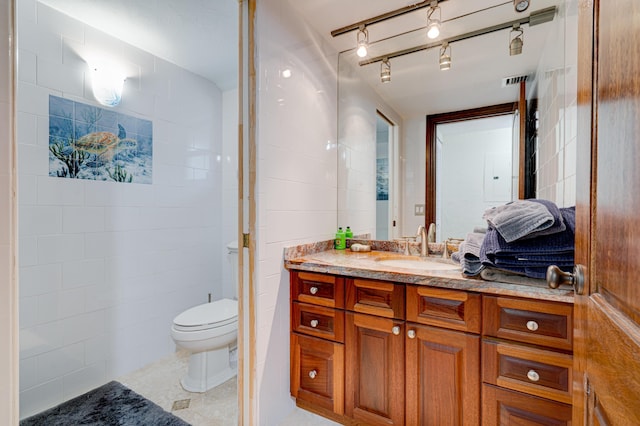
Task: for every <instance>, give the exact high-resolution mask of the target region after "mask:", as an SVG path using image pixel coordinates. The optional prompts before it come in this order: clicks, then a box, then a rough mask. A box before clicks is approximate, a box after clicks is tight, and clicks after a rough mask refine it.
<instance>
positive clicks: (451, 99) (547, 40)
mask: <svg viewBox="0 0 640 426" xmlns="http://www.w3.org/2000/svg"><path fill="white" fill-rule="evenodd" d="M438 6H439V7H440V9H441V14H442V23H441V32H440V35H439V36H438V37H437V38H436V39H433V40H431V39H429V38H428V37H427V28H426V20H424V21H423V22H422V23H421V24H417V22H418V21H416V20H415V19H413V20H412V18H411V15H413V14H419V16H420V17H422V16H423V15H424V16H426V14H427V11H426V10H422V11H415V12H411V13H409V14H407V15H403V16H402V17H397V18H393V19H388V20H384V21H382V22H379V23H376V24H374V25H371V26H369V27H367V32H368V37H369V51H368V54H367V56H366V57H364V58H362V57H359V56H358V55H357V53H356V50H355V42H356V33H357V31H356V30H354V31H352V32H349V33H347V34H344V35H339V37H352V38H353V40H354V43H353V44H354V48H353V49H349V50H346V51H343V52H341V53H340V55H339V59H338V99H339V103H338V109H339V110H338V224H339V226H347V225H349V226H350V227H351V228H352V229H354V232H355V233H356V234H364V235H369V236H371V238H376V239H394V238H400V237H403V236H413V235H415V233H416V229H417V227H418V225H420V224H425V223H426V224H427V225H428V224H429V223H430V222H436V219H435V217H433V214H435V213H433V214H432V212H437V211H440V210H441V208H442V207H443V206H441V205H439V204H438V201H439V199H440V198H439V197H438V196H437V195H436V188H435V186H432V184H433V182H434V181H437V179H435V176H436V175H438V176H440V177H441V179H442V180H443V181H444V182H447V183H460V182H464V181H469V182H470V181H474V182H475V181H483V180H485V179H486V177H485V176H478V175H475V174H472V172H471V171H470V170H471V168H469V167H466V166H465V165H464V162H463V160H462V159H461V158H459V157H458V156H457V155H456V151H455V149H454V151H453V152H450V153H449V154H447V152H446V151H443V152H444V154H445V155H447V156H448V157H449V158H448V161H450V163H447V164H446V165H444V166H443V164H444V163H443V164H440V163H439V161H440V160H441V158H440V157H438V156H439V155H440V154H437V155H436V152H435V150H434V152H433V153H428V152H427V149H431V148H427V135H428V129H427V116H438V115H443V114H448V113H455V112H460V111H466V110H474V109H482V108H485V107H493V106H500V105H511V106H513V108H512V109H513V111H514V113H513V114H511V115H507V116H504V117H503V119H504V120H503V123H502V124H499V125H498V126H502V127H503V128H502V130H501V131H499V132H498V133H505V132H506V133H508V135H507V137H508V138H510V142H508V143H506V144H505V145H504V146H508V147H510V150H507V151H504V152H500V149H499V148H497V147H496V146H495V145H492V147H491V148H490V149H491V153H490V155H489V153H488V151H485V152H482V153H481V154H482V155H481V157H482V158H479V159H478V161H479V162H480V163H482V166H481V168H482V167H484V168H485V173H486V175H487V176H490V177H491V179H493V181H491V182H489V183H490V184H494V186H495V184H496V183H497V182H499V183H500V184H502V183H504V185H502V186H501V188H502V189H501V190H504V191H507V192H508V193H509V195H510V196H511V197H512V199H513V198H518V196H519V193H518V191H517V190H515V189H517V188H519V187H520V185H521V184H520V179H528V180H529V182H530V183H531V182H535V179H540V176H537V177H536V178H534V177H532V176H533V175H532V174H531V173H532V172H531V171H528V172H527V173H529V174H528V175H526V176H519V173H523V171H524V170H525V169H524V168H523V167H522V164H521V162H522V161H523V160H522V159H521V156H520V153H519V152H516V151H513V149H515V150H517V149H518V148H519V147H520V138H521V137H522V139H524V137H523V136H521V135H520V128H519V123H520V120H519V117H518V101H519V99H520V97H521V93H520V90H521V87H520V83H521V82H522V81H526V83H525V84H526V89H525V97H526V98H527V99H528V100H531V99H532V98H535V97H537V93H538V86H539V85H540V81H541V80H545V81H546V80H548V79H549V78H551V77H553V76H555V77H557V76H558V73H559V70H562V69H564V67H565V66H566V65H565V56H564V37H565V36H564V31H565V19H566V17H565V16H564V13H562V11H563V10H564V1H563V0H536V1H534V2H531V5H530V7H529V8H528V9H527V10H525V11H524V12H520V13H518V12H516V11H515V10H514V7H513V2H504V1H496V0H478V1H474V2H464V1H454V0H448V1H441V2H439V3H438ZM365 10H366V7H365ZM365 15H366V13H365ZM515 21H518V24H517V25H516V24H514V22H515ZM412 24H415V25H414V26H412ZM514 26H516V27H517V26H519V28H515V29H514ZM517 37H520V40H521V41H522V42H523V45H522V51H521V53H517V50H516V51H512V50H511V49H510V47H513V40H514V39H515V38H517ZM447 40H448V41H449V43H448V47H447V46H444V45H443V42H444V41H447ZM516 44H517V43H516ZM443 56H445V57H449V59H450V68H449V69H441V58H442V57H443ZM442 68H446V66H445V65H444V64H443V65H442ZM383 77H384V78H383ZM389 77H390V78H389ZM383 80H386V81H383ZM545 84H546V83H545ZM550 90H556V88H551V89H549V88H547V87H546V86H545V87H544V91H545V93H544V96H546V97H550V96H552V94H550V93H549V91H550ZM561 91H562V89H561V88H560V89H557V92H556V93H560V92H561ZM529 103H530V104H535V103H532V102H529ZM510 108H511V107H510ZM381 114H382V115H384V117H386V119H387V120H388V122H390V123H392V127H391V129H392V131H393V132H394V134H395V136H396V138H397V139H396V140H397V146H396V147H395V148H392V149H391V150H390V151H389V156H388V166H386V167H381V162H380V160H379V158H378V157H377V154H376V147H377V143H376V137H377V135H378V133H379V132H378V130H377V119H378V117H379V116H380V115H381ZM547 119H549V120H558V118H557V114H556V117H553V116H552V115H548V114H545V115H542V116H541V120H547ZM505 121H506V122H508V123H507V124H506V125H504V122H505ZM550 127H551V128H553V127H554V124H551V125H550ZM474 129H475V130H474ZM486 131H487V129H486V128H485V127H484V125H481V124H476V125H472V126H467V127H466V129H465V130H464V131H462V130H460V129H450V130H448V131H447V130H446V129H442V132H443V133H442V134H443V135H445V136H443V138H445V137H446V135H447V134H448V135H449V137H448V138H449V139H452V138H453V139H455V138H454V137H453V136H451V135H453V134H456V135H458V137H460V135H462V134H465V138H466V140H467V141H469V140H474V139H482V137H481V136H479V135H478V133H474V132H485V136H486ZM460 146H461V147H462V146H464V145H460ZM457 149H458V150H464V149H466V148H460V147H459V148H457ZM474 149H475V148H474ZM487 149H489V148H487ZM529 149H530V150H531V151H532V153H533V154H535V153H536V150H537V148H536V146H530V147H529ZM522 157H524V156H522ZM432 160H433V161H432ZM507 160H513V161H514V163H513V164H510V165H508V166H505V165H504V164H503V162H504V161H507ZM434 165H436V169H433V167H434ZM491 168H493V169H491ZM487 169H491V170H487ZM381 176H382V178H383V179H388V188H389V193H388V197H389V204H388V209H386V210H385V212H384V213H385V214H387V215H388V217H387V218H385V219H384V220H385V221H387V222H388V224H389V227H388V228H387V229H386V231H385V232H383V233H380V235H378V233H379V232H378V229H379V225H377V224H378V222H379V219H378V216H379V215H380V209H379V194H378V192H379V191H378V189H377V187H376V183H377V182H380V179H381ZM430 177H431V178H430ZM494 178H495V179H494ZM557 178H558V177H557V176H556V177H553V178H552V179H557ZM489 183H488V184H489ZM507 183H508V188H507V186H505V185H507ZM453 186H456V185H453ZM457 186H464V185H457ZM498 186H500V185H498ZM534 186H535V184H534ZM452 188H453V187H449V188H444V189H443V191H446V192H447V193H449V191H452V190H453V189H452ZM496 188H497V187H496ZM496 188H494V189H492V190H491V191H493V192H491V194H492V195H491V196H488V198H487V200H488V202H489V203H494V204H493V205H498V204H500V203H503V202H504V201H508V199H507V198H505V197H504V196H503V195H498V194H497V193H495V191H497V189H496ZM461 217H462V214H459V212H458V213H456V212H455V210H454V211H452V212H447V213H443V218H442V220H439V222H441V223H439V227H440V228H442V229H441V231H442V232H439V233H438V234H439V235H438V236H439V237H441V238H448V237H460V238H464V236H465V234H464V233H463V232H462V231H458V230H451V231H448V230H447V226H448V224H447V222H448V221H453V219H455V221H458V222H459V221H460V220H458V219H460V218H461ZM477 219H478V220H481V217H479V218H477ZM475 224H476V223H475V222H474V223H462V224H461V226H462V228H461V229H464V227H465V226H466V229H468V231H467V232H470V231H471V230H472V229H473V227H474V226H475ZM439 230H440V229H439ZM440 234H442V235H440ZM445 234H446V235H445Z"/></svg>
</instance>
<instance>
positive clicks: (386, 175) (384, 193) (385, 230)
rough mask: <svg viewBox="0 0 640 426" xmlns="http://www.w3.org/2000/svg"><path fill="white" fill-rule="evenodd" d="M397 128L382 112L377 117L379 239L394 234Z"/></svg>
mask: <svg viewBox="0 0 640 426" xmlns="http://www.w3.org/2000/svg"><path fill="white" fill-rule="evenodd" d="M395 133H396V131H395V129H394V125H393V123H391V122H390V121H389V120H388V119H387V118H386V117H385V116H384V115H383V114H382V113H380V112H379V111H378V113H377V118H376V235H375V238H376V239H378V240H387V239H390V238H393V236H394V219H393V218H394V217H395V215H394V206H395V205H396V199H397V198H396V197H397V192H396V191H395V187H396V185H395V183H396V180H397V179H396V176H395V173H394V172H395V170H396V168H397V165H396V162H395V161H394V159H395V158H396V155H395V152H396V140H395Z"/></svg>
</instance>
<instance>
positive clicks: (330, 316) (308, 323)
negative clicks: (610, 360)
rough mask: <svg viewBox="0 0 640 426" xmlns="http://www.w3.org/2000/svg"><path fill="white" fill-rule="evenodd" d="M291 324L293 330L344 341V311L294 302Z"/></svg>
mask: <svg viewBox="0 0 640 426" xmlns="http://www.w3.org/2000/svg"><path fill="white" fill-rule="evenodd" d="M291 324H292V328H293V331H297V332H299V333H304V334H309V335H311V336H316V337H320V338H323V339H329V340H334V341H337V342H341V343H344V311H339V310H336V309H332V308H326V307H324V306H315V305H309V304H306V303H298V302H294V303H293V312H292V315H291Z"/></svg>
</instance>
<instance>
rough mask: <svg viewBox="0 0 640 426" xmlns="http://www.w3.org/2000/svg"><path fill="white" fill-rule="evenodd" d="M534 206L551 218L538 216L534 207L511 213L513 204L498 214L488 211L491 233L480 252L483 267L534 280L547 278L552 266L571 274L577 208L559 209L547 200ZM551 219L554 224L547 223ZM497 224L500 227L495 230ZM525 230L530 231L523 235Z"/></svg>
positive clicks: (486, 237) (519, 208)
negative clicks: (544, 211) (540, 207)
mask: <svg viewBox="0 0 640 426" xmlns="http://www.w3.org/2000/svg"><path fill="white" fill-rule="evenodd" d="M526 201H529V200H526ZM531 203H533V204H537V205H539V206H542V207H543V208H544V209H545V210H547V212H548V213H549V214H548V215H547V214H543V213H539V211H538V208H532V207H531V205H528V206H525V207H523V206H521V205H517V206H514V211H513V212H512V211H509V210H510V209H509V208H508V206H509V205H511V204H514V203H511V204H508V205H506V206H502V207H503V208H500V209H499V210H500V211H499V212H498V213H497V214H495V212H493V211H488V212H489V214H488V215H487V217H488V218H487V221H488V222H489V229H488V230H487V234H486V236H485V238H484V241H483V243H482V247H481V249H480V262H481V263H482V265H484V266H490V267H494V268H497V269H501V270H505V271H509V272H514V273H518V274H522V275H525V276H527V277H531V278H545V275H546V271H547V268H548V267H549V265H557V266H558V267H559V268H560V269H562V270H564V271H571V270H572V268H573V265H574V249H575V207H569V208H561V209H557V207H555V205H554V204H553V203H551V202H549V201H544V200H537V201H531ZM518 204H520V203H518ZM547 206H549V207H550V208H547ZM554 207H555V208H554ZM555 209H557V210H558V212H557V213H555ZM492 210H493V209H492ZM534 212H535V213H534ZM552 212H553V213H552ZM519 214H521V215H522V217H526V218H529V220H531V223H527V221H526V220H523V219H522V218H519V217H518V215H519ZM549 216H551V217H552V218H553V219H552V220H551V222H547V221H548V217H549ZM503 219H504V220H503ZM543 219H544V221H543ZM560 222H562V223H560ZM496 223H499V225H498V226H496ZM533 224H536V226H535V227H534V226H533ZM524 229H528V232H527V233H523V230H524ZM550 232H551V233H550ZM505 235H507V237H505ZM514 235H518V238H517V239H515V240H511V241H508V240H507V238H512V237H513V236H514Z"/></svg>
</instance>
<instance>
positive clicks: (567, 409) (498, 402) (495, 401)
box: [482, 384, 577, 426]
mask: <svg viewBox="0 0 640 426" xmlns="http://www.w3.org/2000/svg"><path fill="white" fill-rule="evenodd" d="M572 417H573V413H572V407H571V405H568V404H562V403H560V402H556V401H549V400H548V399H543V398H538V397H535V396H531V395H526V394H523V393H520V392H515V391H512V390H508V389H501V388H498V387H495V386H491V385H487V384H485V385H483V386H482V426H497V425H500V426H502V425H520V426H524V425H526V426H534V425H539V426H550V425H553V426H571V425H572V424H575V423H573V419H572ZM576 423H577V422H576Z"/></svg>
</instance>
